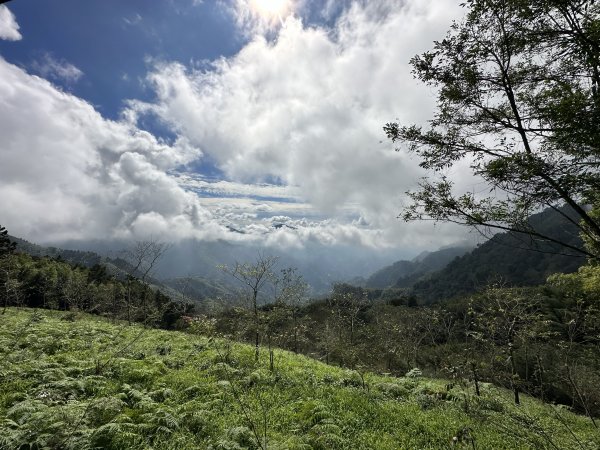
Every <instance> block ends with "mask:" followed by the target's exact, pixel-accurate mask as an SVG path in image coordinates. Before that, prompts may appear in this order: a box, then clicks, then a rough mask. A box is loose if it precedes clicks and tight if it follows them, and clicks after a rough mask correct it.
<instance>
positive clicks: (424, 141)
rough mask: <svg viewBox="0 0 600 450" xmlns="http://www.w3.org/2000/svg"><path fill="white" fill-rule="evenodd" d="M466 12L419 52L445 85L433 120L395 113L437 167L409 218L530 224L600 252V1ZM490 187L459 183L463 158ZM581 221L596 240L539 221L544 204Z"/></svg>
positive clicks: (505, 3) (403, 132)
mask: <svg viewBox="0 0 600 450" xmlns="http://www.w3.org/2000/svg"><path fill="white" fill-rule="evenodd" d="M464 5H465V6H466V7H467V9H468V10H467V15H466V17H465V19H464V20H463V21H462V22H460V23H455V24H453V26H452V27H451V29H450V31H449V32H448V34H447V36H446V37H445V38H444V39H443V40H441V41H440V42H435V44H434V48H433V49H432V50H430V51H428V52H425V53H424V54H422V55H420V56H416V57H414V58H413V59H412V61H411V64H412V66H413V69H414V74H415V76H416V77H417V78H418V79H420V80H421V81H423V82H424V83H426V84H427V85H429V86H431V87H433V88H435V89H437V91H438V92H439V94H438V101H437V112H436V114H435V117H434V118H433V120H431V121H430V125H429V127H428V128H426V129H425V128H423V127H421V126H417V125H411V126H406V125H401V124H399V123H388V124H387V125H386V126H385V127H384V130H385V132H386V133H387V135H388V137H389V138H390V139H392V141H394V142H399V143H403V144H406V145H407V148H408V150H409V151H411V152H413V153H415V154H416V155H417V156H418V157H419V158H420V160H421V163H420V165H421V167H423V168H425V169H428V170H432V171H433V172H435V174H436V177H435V178H433V179H431V178H429V179H424V180H423V181H422V183H421V184H420V188H419V189H418V190H417V191H414V192H410V193H409V196H410V197H411V199H412V204H411V206H409V207H408V208H407V209H406V210H405V211H404V214H403V218H404V219H405V220H422V219H430V220H440V221H449V222H456V223H461V224H467V225H471V226H475V227H477V228H479V229H481V230H489V229H490V228H495V229H502V230H507V231H515V232H520V233H526V234H528V235H530V236H532V237H533V238H535V239H536V240H541V241H545V242H553V243H555V244H560V245H562V246H563V250H566V251H567V252H570V253H573V254H580V255H581V254H585V255H587V256H588V257H591V258H592V259H595V260H597V259H598V258H600V252H599V247H598V243H599V242H600V221H599V220H598V217H597V216H596V215H595V214H594V213H591V212H590V210H589V208H588V205H598V203H599V200H600V194H598V193H599V192H600V189H599V188H600V174H599V173H598V168H599V164H600V161H599V159H598V157H599V154H600V92H599V88H600V6H599V5H598V4H596V3H595V2H594V1H582V0H573V1H564V0H543V1H536V2H531V1H523V0H469V1H467V2H465V3H464ZM463 161H466V162H468V163H469V164H470V167H471V169H472V172H473V173H474V174H475V175H476V176H478V177H480V178H482V179H483V180H484V181H485V182H486V183H487V185H488V186H489V188H490V194H489V195H488V196H486V195H481V194H480V193H477V192H468V193H458V194H457V193H456V192H455V189H454V184H453V182H452V181H451V180H450V179H449V178H448V177H447V176H446V174H445V172H446V170H447V169H449V168H452V167H455V166H456V165H457V164H458V163H459V162H463ZM563 204H566V205H568V206H569V207H570V209H571V210H572V211H573V214H572V215H566V217H568V219H569V220H570V221H572V222H573V223H575V224H576V225H577V226H578V227H579V230H580V232H581V233H582V235H583V236H584V239H585V240H586V242H587V244H588V245H587V246H586V247H585V248H584V247H581V246H573V245H571V244H569V243H566V242H564V241H562V240H560V239H556V238H555V237H553V236H551V235H545V234H543V233H540V232H539V231H538V230H536V229H535V228H534V227H533V226H532V225H531V224H530V223H529V222H528V220H527V218H528V217H529V216H530V215H531V214H532V213H533V212H536V211H539V210H540V209H542V208H547V207H550V208H553V209H556V210H559V206H561V205H563Z"/></svg>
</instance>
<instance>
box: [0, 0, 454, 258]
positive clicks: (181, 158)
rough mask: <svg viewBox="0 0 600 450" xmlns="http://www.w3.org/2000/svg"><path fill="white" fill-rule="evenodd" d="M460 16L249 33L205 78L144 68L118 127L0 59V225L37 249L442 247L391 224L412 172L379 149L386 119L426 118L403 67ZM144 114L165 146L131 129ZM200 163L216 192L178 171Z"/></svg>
mask: <svg viewBox="0 0 600 450" xmlns="http://www.w3.org/2000/svg"><path fill="white" fill-rule="evenodd" d="M457 11H458V9H457V7H456V5H454V3H453V2H451V1H450V0H435V1H434V2H428V4H422V3H418V2H417V0H411V1H409V2H407V3H406V4H405V3H404V2H403V1H397V2H396V1H393V2H383V1H372V2H364V3H361V4H358V3H355V4H354V5H353V6H352V7H350V8H349V9H348V10H347V11H346V12H345V13H344V14H343V15H342V16H340V18H339V19H338V21H337V25H336V27H335V29H334V30H326V29H321V28H315V27H307V26H304V25H303V24H302V22H301V21H300V20H299V19H294V18H288V19H287V21H286V22H285V25H284V26H283V27H282V28H281V30H280V31H278V32H277V33H276V35H275V37H276V39H274V40H268V39H266V38H264V37H262V36H260V35H259V36H255V37H254V38H253V39H252V40H251V41H250V42H248V44H247V45H246V46H245V47H244V48H243V49H242V50H241V51H240V52H239V54H237V55H236V56H234V57H232V58H230V59H221V60H217V61H215V62H213V64H212V67H211V69H210V70H207V71H199V70H196V69H194V68H193V67H192V68H186V67H184V66H182V65H180V64H174V63H157V64H156V65H155V67H154V70H153V71H152V73H150V74H149V77H148V80H149V81H150V85H151V86H152V87H153V88H154V90H155V92H156V99H155V101H154V102H150V103H142V102H139V101H131V102H130V107H129V109H128V110H127V111H124V113H123V121H121V122H115V121H110V120H106V119H104V118H103V117H102V116H101V115H100V114H99V113H98V112H97V111H95V110H94V108H93V107H92V106H91V105H89V104H88V103H86V102H84V101H82V100H81V99H78V98H77V97H74V96H73V95H69V94H68V93H64V92H61V91H60V90H58V89H57V88H55V87H54V86H53V85H52V84H51V83H49V82H48V81H46V80H43V79H41V78H38V77H34V76H31V75H29V74H27V73H26V72H24V71H23V70H22V69H19V68H18V67H16V66H14V65H11V64H9V63H8V62H6V61H4V60H2V59H0V135H1V136H2V140H0V154H1V156H2V164H1V165H0V192H2V204H3V207H2V211H1V212H0V223H1V224H2V225H6V226H8V227H9V230H10V231H11V232H14V233H15V234H17V235H21V236H24V237H27V238H30V239H32V240H36V241H42V242H43V241H57V240H63V239H92V238H128V237H131V236H138V237H139V236H144V235H148V234H152V235H154V236H164V237H175V238H187V237H196V238H199V239H221V238H224V239H229V240H234V241H246V242H247V241H250V242H255V243H259V242H260V243H264V244H266V245H270V246H274V247H288V248H298V247H302V246H304V245H307V244H310V243H319V244H327V245H353V246H360V245H363V246H371V247H386V246H404V247H405V248H411V249H419V248H421V249H422V248H431V247H434V246H437V245H443V244H448V243H451V242H453V241H454V240H456V239H459V238H460V237H461V236H462V232H461V231H458V230H457V229H456V228H449V229H448V228H445V229H444V232H443V233H441V232H438V233H432V229H431V227H427V226H425V225H423V224H409V225H407V224H403V223H401V222H400V221H398V220H397V219H396V215H397V213H398V212H399V209H400V206H401V203H402V201H403V192H404V191H405V190H406V189H408V188H410V187H412V186H414V184H415V182H416V180H417V179H418V178H419V177H420V175H421V173H420V172H419V171H418V169H417V164H416V162H415V161H411V160H410V158H409V157H407V156H406V155H401V154H397V153H395V152H393V151H392V149H391V145H390V144H389V143H387V142H384V143H380V141H381V140H383V139H384V136H383V132H382V130H381V128H382V126H383V124H384V123H385V122H386V121H390V120H394V119H395V118H399V119H401V120H402V121H405V122H415V121H416V122H423V121H425V120H426V119H427V118H428V117H429V116H430V114H431V109H432V104H433V95H432V93H431V92H429V91H428V90H427V89H425V88H423V87H422V86H420V85H419V84H418V83H416V82H415V81H414V80H412V76H411V75H410V67H409V66H408V60H409V59H410V57H411V56H413V54H415V53H417V52H420V51H423V50H425V49H428V48H429V47H430V46H431V42H432V41H433V40H434V39H436V38H440V37H441V35H442V34H443V32H444V31H443V30H445V29H447V27H448V24H449V21H450V19H451V17H452V16H453V15H454V16H455V15H457ZM45 76H48V77H52V76H58V75H57V74H56V71H55V72H54V73H51V72H47V73H46V74H45ZM144 114H152V115H154V116H156V117H158V118H159V119H160V120H161V121H163V122H164V123H165V124H166V125H167V126H169V127H170V128H171V129H172V130H173V131H174V132H175V133H176V134H177V135H178V136H179V137H178V139H177V140H176V141H175V142H173V143H168V142H163V141H161V140H160V139H157V138H156V137H155V136H153V135H151V134H150V133H148V132H145V131H141V130H140V129H138V128H137V127H136V119H137V118H138V117H139V116H140V115H144ZM204 155H206V156H208V157H210V160H211V161H215V162H216V164H217V165H218V167H219V168H220V169H221V170H222V171H224V173H225V174H226V175H227V178H228V181H223V180H221V181H217V182H212V181H210V180H205V179H201V178H198V177H190V176H188V175H186V174H185V173H183V172H181V169H180V168H181V166H182V165H186V164H188V163H191V162H193V161H195V160H197V159H199V158H201V157H203V156H204ZM273 179H275V180H277V181H278V183H276V184H274V183H269V181H272V180H273ZM283 225H285V226H283ZM228 229H229V230H237V231H227V230H228Z"/></svg>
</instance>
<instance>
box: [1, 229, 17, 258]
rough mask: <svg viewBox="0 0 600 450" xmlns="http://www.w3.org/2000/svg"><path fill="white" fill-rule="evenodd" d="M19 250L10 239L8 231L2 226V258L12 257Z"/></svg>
mask: <svg viewBox="0 0 600 450" xmlns="http://www.w3.org/2000/svg"><path fill="white" fill-rule="evenodd" d="M16 248H17V244H16V243H14V242H12V241H11V240H10V238H9V237H8V231H7V230H6V228H4V227H3V226H2V225H0V258H3V257H4V256H6V255H10V254H11V253H13V252H14V251H15V249H16Z"/></svg>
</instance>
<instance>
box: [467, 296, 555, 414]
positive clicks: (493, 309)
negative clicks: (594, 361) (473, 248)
mask: <svg viewBox="0 0 600 450" xmlns="http://www.w3.org/2000/svg"><path fill="white" fill-rule="evenodd" d="M470 310H471V314H472V316H473V321H474V330H473V332H472V333H471V337H472V338H474V339H476V340H482V341H483V343H484V344H487V345H489V346H490V347H491V348H492V349H493V351H492V354H494V356H496V358H497V359H498V360H499V361H501V364H502V365H506V364H507V365H508V366H509V368H510V370H509V373H510V375H509V377H508V379H509V380H510V387H511V389H512V391H513V394H514V401H515V404H517V405H518V404H520V401H521V400H520V393H521V389H522V387H521V384H522V380H521V376H520V370H519V367H518V363H517V352H518V351H519V350H520V348H521V347H526V346H527V345H528V344H529V341H531V340H534V339H536V338H537V337H539V336H542V335H544V331H545V330H544V329H543V328H544V325H545V324H544V321H543V320H542V319H541V317H540V311H539V310H540V299H539V298H538V296H536V295H532V292H531V291H527V290H525V289H522V288H513V289H507V288H502V287H499V286H492V287H489V288H488V289H487V290H486V291H485V292H483V294H482V295H481V296H480V297H475V298H474V299H473V300H472V302H471V307H470ZM496 352H498V353H496ZM473 375H474V378H476V376H477V375H476V372H475V370H473Z"/></svg>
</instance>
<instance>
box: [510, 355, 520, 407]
mask: <svg viewBox="0 0 600 450" xmlns="http://www.w3.org/2000/svg"><path fill="white" fill-rule="evenodd" d="M509 357H510V367H511V374H512V377H511V380H510V382H511V385H512V389H513V393H514V395H515V405H520V404H521V398H520V395H519V394H520V392H519V383H518V382H517V377H518V376H519V375H518V374H517V365H516V363H515V358H514V354H513V349H512V347H511V348H510V356H509Z"/></svg>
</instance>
